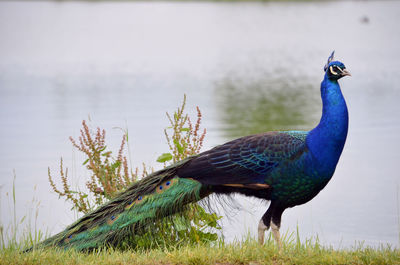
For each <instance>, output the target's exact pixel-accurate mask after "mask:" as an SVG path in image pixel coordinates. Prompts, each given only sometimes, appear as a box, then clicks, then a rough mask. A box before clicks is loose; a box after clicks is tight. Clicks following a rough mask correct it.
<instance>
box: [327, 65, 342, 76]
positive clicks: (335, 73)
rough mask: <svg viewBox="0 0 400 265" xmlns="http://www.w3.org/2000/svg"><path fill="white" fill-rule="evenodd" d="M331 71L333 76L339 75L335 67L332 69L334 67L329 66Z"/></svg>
mask: <svg viewBox="0 0 400 265" xmlns="http://www.w3.org/2000/svg"><path fill="white" fill-rule="evenodd" d="M339 69H340V68H339ZM329 71H331V74H333V75H338V73H337V72H335V71H333V67H332V66H329ZM342 72H343V71H342Z"/></svg>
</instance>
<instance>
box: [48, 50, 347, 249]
mask: <svg viewBox="0 0 400 265" xmlns="http://www.w3.org/2000/svg"><path fill="white" fill-rule="evenodd" d="M332 60H333V53H332V55H331V56H330V57H329V59H328V63H327V64H326V66H325V67H324V70H325V76H324V79H323V81H322V83H321V98H322V103H323V109H322V117H321V120H320V122H319V124H318V125H317V126H316V127H315V128H314V129H313V130H311V131H309V132H308V131H277V132H267V133H263V134H257V135H250V136H245V137H242V138H239V139H236V140H233V141H230V142H228V143H225V144H223V145H220V146H217V147H215V148H213V149H211V150H209V151H206V152H203V153H201V154H199V155H196V156H193V157H190V158H187V159H185V160H184V161H181V162H178V163H177V164H175V165H172V166H170V167H168V168H166V169H163V170H160V171H158V172H154V173H152V174H151V175H149V176H148V177H146V178H144V179H142V180H140V181H138V182H136V183H134V184H133V185H132V186H130V187H129V188H128V189H127V190H126V191H125V192H123V193H121V194H119V195H118V196H117V197H115V198H114V199H113V200H111V201H110V202H108V203H106V204H104V205H102V206H100V207H99V208H98V209H96V210H95V211H93V212H91V213H89V214H87V215H85V216H83V217H82V218H81V219H80V220H78V221H77V222H75V223H74V224H72V225H71V226H69V227H68V228H67V229H65V230H64V231H62V232H60V233H59V234H57V235H55V236H53V237H51V238H49V239H47V240H46V241H44V242H43V243H42V244H41V245H42V246H58V247H62V248H75V249H78V250H86V249H92V248H96V247H100V246H102V244H105V243H107V244H113V245H116V244H118V243H119V242H121V240H122V239H123V238H125V237H126V236H127V235H128V234H129V233H134V234H135V236H137V237H140V235H141V233H142V232H143V231H148V230H146V229H145V228H146V227H147V228H149V227H150V228H151V225H152V224H154V223H157V222H158V221H160V219H163V218H165V217H168V216H170V215H172V214H175V213H181V212H182V211H183V209H185V205H186V204H188V203H191V202H195V201H198V200H200V199H201V198H204V197H206V196H207V195H209V194H210V193H213V192H214V193H219V194H230V193H241V194H245V195H248V196H255V197H258V198H261V199H265V200H270V201H271V204H270V206H269V208H268V210H267V211H266V213H265V214H264V215H263V217H262V218H261V220H260V223H259V225H258V232H259V235H258V238H259V241H260V243H262V242H263V241H264V232H265V230H266V229H269V228H270V227H271V229H272V232H273V234H274V237H275V239H276V241H277V242H278V244H279V245H280V235H279V227H280V223H281V216H282V213H283V211H284V210H285V209H286V208H289V207H293V206H296V205H300V204H303V203H306V202H308V201H309V200H311V199H312V198H314V197H315V196H316V195H317V194H318V193H319V192H320V191H321V190H322V189H323V188H324V187H325V185H326V184H327V183H328V181H329V180H330V178H331V177H332V175H333V173H334V171H335V168H336V165H337V163H338V161H339V157H340V155H341V153H342V150H343V147H344V143H345V141H346V136H347V129H348V113H347V107H346V102H345V100H344V98H343V95H342V92H341V90H340V86H339V83H338V79H340V78H341V77H343V76H346V75H350V74H349V72H347V70H346V68H345V66H344V65H343V63H341V62H337V61H335V62H333V61H332ZM150 230H151V229H150Z"/></svg>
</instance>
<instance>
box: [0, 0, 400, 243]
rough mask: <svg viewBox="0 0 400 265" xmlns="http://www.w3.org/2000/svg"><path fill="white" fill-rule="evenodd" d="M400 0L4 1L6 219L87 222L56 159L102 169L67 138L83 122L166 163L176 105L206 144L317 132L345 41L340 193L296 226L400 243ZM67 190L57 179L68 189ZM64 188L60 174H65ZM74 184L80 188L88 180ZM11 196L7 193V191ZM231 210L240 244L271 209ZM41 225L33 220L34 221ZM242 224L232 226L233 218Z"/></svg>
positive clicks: (79, 175) (73, 168) (303, 210)
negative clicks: (66, 192)
mask: <svg viewBox="0 0 400 265" xmlns="http://www.w3.org/2000/svg"><path fill="white" fill-rule="evenodd" d="M399 24H400V2H395V1H382V2H381V1H376V2H372V1H371V2H369V1H356V2H342V1H338V2H321V3H319V2H304V3H302V2H288V3H282V2H281V3H272V2H267V3H257V2H255V3H229V2H226V3H213V2H206V3H196V2H190V3H182V2H171V3H168V2H149V3H144V2H114V3H111V2H93V3H92V2H33V1H30V2H3V1H2V2H0V146H1V148H0V185H1V193H0V194H1V210H0V214H1V219H0V221H1V223H2V224H3V225H7V224H8V223H9V222H10V221H11V220H12V218H11V216H12V214H11V213H12V212H11V211H10V207H11V203H10V202H11V200H10V191H11V190H12V181H13V170H14V169H15V173H16V176H17V177H16V193H17V214H18V218H21V217H22V216H24V215H27V214H28V213H29V211H31V209H30V207H31V205H32V204H31V201H32V199H33V198H37V200H39V201H40V207H39V216H38V218H37V221H38V223H37V225H38V227H39V228H40V229H48V230H49V231H50V232H51V233H52V234H54V233H56V232H58V231H60V230H61V229H63V228H64V227H65V226H66V225H69V224H70V223H71V222H73V221H74V220H75V218H76V214H74V212H73V211H71V210H70V208H71V205H69V204H67V203H65V202H64V201H63V200H62V199H58V196H57V195H56V194H54V193H53V192H51V191H50V186H49V184H48V180H47V168H48V167H50V168H51V170H52V172H53V173H54V174H56V172H57V171H58V163H59V159H60V157H61V156H62V157H63V158H64V165H65V166H67V167H68V168H69V170H70V171H69V172H70V175H72V176H74V178H75V179H76V183H84V182H85V178H87V177H88V176H89V174H88V173H87V172H86V171H85V170H84V169H83V167H82V166H81V164H82V162H83V160H84V158H83V157H82V156H81V155H80V154H79V153H78V152H76V151H74V150H73V148H72V146H71V144H70V142H69V140H68V137H69V136H73V137H75V138H77V137H78V136H79V130H80V127H81V121H82V120H83V119H86V120H88V119H89V118H90V120H91V122H90V124H91V126H92V127H93V128H96V127H97V126H100V127H102V128H105V129H106V130H107V141H109V142H110V143H111V144H110V146H111V147H113V148H114V150H116V149H117V148H118V143H119V141H120V139H121V131H120V130H118V129H113V128H114V127H122V128H125V129H128V130H129V136H130V148H131V152H132V156H131V158H132V160H133V164H134V165H135V166H136V165H141V163H142V162H145V163H146V164H148V165H153V166H154V167H155V168H161V166H162V165H157V163H156V162H155V160H156V158H157V157H158V156H159V155H160V154H161V153H163V152H166V151H167V150H168V148H167V145H166V143H165V139H164V135H163V129H164V128H165V127H167V126H168V122H167V119H166V117H165V112H166V111H169V112H170V113H171V112H173V111H174V110H175V109H176V107H177V106H178V105H179V104H180V103H181V101H182V98H183V95H184V94H185V93H186V95H187V97H188V105H187V110H189V111H190V113H192V114H193V113H194V110H195V106H199V107H200V109H201V110H202V113H203V126H204V127H205V128H207V136H206V140H205V146H204V149H203V150H206V149H208V148H211V147H213V146H215V145H217V144H220V143H223V142H225V141H228V140H230V139H233V138H235V137H239V136H242V135H246V134H251V133H258V132H263V131H267V130H285V129H304V130H308V129H311V128H313V127H314V126H315V125H316V124H317V123H318V121H319V118H320V115H321V101H320V96H319V84H320V81H321V80H322V77H323V66H324V64H325V62H326V59H327V57H328V56H329V54H330V52H331V51H332V50H336V55H337V57H336V58H337V59H339V60H341V61H343V62H344V63H345V64H346V66H347V68H348V69H349V70H350V71H351V73H352V75H353V76H352V77H350V78H344V79H343V80H341V82H340V83H341V86H342V90H343V94H344V95H345V98H346V100H347V104H348V108H349V115H350V127H349V134H348V139H347V143H346V146H345V149H344V152H343V155H342V157H341V160H340V161H339V165H338V167H337V169H336V173H335V175H334V177H333V179H332V180H331V182H330V183H329V184H328V185H327V187H326V188H325V189H324V190H323V191H322V192H321V193H320V194H319V195H318V196H317V197H316V198H314V199H313V200H312V201H311V202H309V203H307V204H305V205H302V206H298V207H295V208H292V209H288V210H287V211H286V212H285V213H284V215H283V221H282V230H281V231H283V232H285V231H289V233H290V232H293V231H296V227H297V225H298V227H299V232H300V235H301V238H303V239H304V238H310V237H316V236H318V237H319V239H320V241H321V242H322V243H323V244H325V245H332V246H335V247H351V246H354V245H355V243H356V242H363V244H364V245H371V246H379V245H380V244H391V245H393V246H397V247H399V240H400V227H399V226H400V210H399V209H400V206H399V205H400V198H399V197H400V195H399V194H400V173H399V169H398V168H399V167H398V165H399V161H400V152H399V150H400V141H399V140H400V139H399V138H400V137H399V131H400V118H399V116H400V104H399V98H400V87H399V84H400V52H399V47H400V31H399V29H398V25H399ZM58 183H59V182H58ZM59 184H60V183H59ZM75 185H77V184H75ZM7 192H8V195H7V194H6V193H7ZM236 201H237V202H239V203H241V204H242V205H243V209H242V210H241V211H237V212H236V213H235V214H234V215H233V216H231V218H225V220H224V222H223V225H224V235H225V238H226V239H227V240H233V239H235V238H239V239H240V238H242V236H243V235H246V234H247V232H248V231H250V232H251V233H252V234H253V235H254V234H255V233H256V227H257V224H258V220H259V219H260V217H261V216H262V214H263V213H264V211H265V210H266V208H267V203H264V202H261V201H258V200H252V199H248V198H244V197H237V198H236ZM33 218H34V216H33ZM228 219H229V220H228Z"/></svg>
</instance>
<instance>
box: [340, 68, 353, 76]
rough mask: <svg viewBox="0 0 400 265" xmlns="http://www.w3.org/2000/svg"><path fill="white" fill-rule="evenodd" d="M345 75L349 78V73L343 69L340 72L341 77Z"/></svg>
mask: <svg viewBox="0 0 400 265" xmlns="http://www.w3.org/2000/svg"><path fill="white" fill-rule="evenodd" d="M346 75H348V76H351V74H350V72H349V71H347V70H346V69H343V70H342V76H346Z"/></svg>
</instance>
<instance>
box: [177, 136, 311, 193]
mask: <svg viewBox="0 0 400 265" xmlns="http://www.w3.org/2000/svg"><path fill="white" fill-rule="evenodd" d="M305 136H306V132H268V133H264V134H258V135H252V136H246V137H242V138H239V139H236V140H233V141H231V142H228V143H226V144H223V145H220V146H217V147H215V148H213V149H211V150H209V151H207V152H204V153H201V154H200V155H199V156H197V157H195V158H193V159H191V160H190V161H189V162H188V163H186V164H185V165H184V166H183V167H182V168H180V169H179V170H178V171H177V175H178V176H180V177H184V178H193V179H195V180H197V181H200V182H201V183H203V184H207V185H224V184H254V183H265V180H266V178H268V176H269V175H270V173H271V172H272V171H273V170H274V169H275V168H277V166H278V165H279V164H281V163H282V162H284V161H290V160H291V159H296V157H298V155H299V154H301V153H303V152H304V151H305V150H306V147H305Z"/></svg>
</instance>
